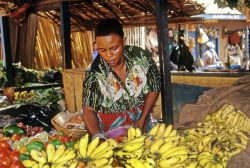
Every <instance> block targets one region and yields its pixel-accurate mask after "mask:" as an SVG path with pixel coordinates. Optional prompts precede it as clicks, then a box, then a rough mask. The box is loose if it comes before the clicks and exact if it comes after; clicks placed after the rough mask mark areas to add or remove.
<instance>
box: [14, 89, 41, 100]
mask: <svg viewBox="0 0 250 168" xmlns="http://www.w3.org/2000/svg"><path fill="white" fill-rule="evenodd" d="M14 96H15V100H25V99H30V98H33V97H36V96H38V94H37V93H36V92H35V91H31V92H27V91H22V92H15V93H14Z"/></svg>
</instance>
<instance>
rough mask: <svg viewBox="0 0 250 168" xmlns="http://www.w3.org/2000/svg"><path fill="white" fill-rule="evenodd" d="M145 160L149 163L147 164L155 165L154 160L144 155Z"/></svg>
mask: <svg viewBox="0 0 250 168" xmlns="http://www.w3.org/2000/svg"><path fill="white" fill-rule="evenodd" d="M146 162H147V163H149V165H152V166H153V167H156V163H155V160H154V159H153V158H150V157H146Z"/></svg>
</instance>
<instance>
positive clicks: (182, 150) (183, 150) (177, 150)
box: [161, 146, 188, 158]
mask: <svg viewBox="0 0 250 168" xmlns="http://www.w3.org/2000/svg"><path fill="white" fill-rule="evenodd" d="M184 154H188V149H187V147H186V146H177V147H174V148H171V149H169V150H168V151H166V152H165V153H162V154H161V157H162V158H168V157H170V156H177V155H184Z"/></svg>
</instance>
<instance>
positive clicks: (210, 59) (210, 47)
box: [203, 41, 219, 67]
mask: <svg viewBox="0 0 250 168" xmlns="http://www.w3.org/2000/svg"><path fill="white" fill-rule="evenodd" d="M206 47H207V50H206V52H205V53H204V55H203V62H204V66H205V67H206V66H209V65H216V63H217V62H218V61H219V57H218V55H217V53H216V51H215V45H214V43H213V42H211V41H209V42H207V43H206Z"/></svg>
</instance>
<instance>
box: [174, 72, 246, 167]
mask: <svg viewBox="0 0 250 168" xmlns="http://www.w3.org/2000/svg"><path fill="white" fill-rule="evenodd" d="M249 102H250V75H247V76H244V77H241V78H240V79H238V80H237V81H235V82H234V83H233V85H232V86H228V87H221V88H215V89H211V90H209V91H206V92H204V93H203V95H201V96H200V97H199V100H198V101H197V103H196V104H186V105H185V106H184V107H183V108H182V109H181V111H180V117H179V121H178V123H176V126H177V127H182V128H184V129H187V128H192V127H195V126H196V124H197V123H198V122H202V121H204V119H205V117H206V115H207V114H212V113H214V112H216V111H217V110H218V109H219V108H220V107H222V106H223V105H224V104H225V103H229V104H232V105H233V106H235V107H236V108H238V109H239V110H241V111H242V112H244V113H245V114H246V115H247V116H248V117H250V104H249ZM228 167H229V168H236V167H237V168H250V144H249V143H248V146H247V149H246V150H244V151H242V152H241V153H240V154H239V155H236V156H235V157H233V158H232V159H231V160H230V161H229V164H228Z"/></svg>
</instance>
